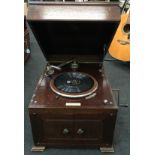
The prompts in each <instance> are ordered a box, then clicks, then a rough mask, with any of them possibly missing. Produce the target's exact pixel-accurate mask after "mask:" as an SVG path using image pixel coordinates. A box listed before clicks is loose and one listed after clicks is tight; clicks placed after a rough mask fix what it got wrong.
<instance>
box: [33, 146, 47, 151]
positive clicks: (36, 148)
mask: <svg viewBox="0 0 155 155" xmlns="http://www.w3.org/2000/svg"><path fill="white" fill-rule="evenodd" d="M44 150H45V146H33V147H32V149H31V151H32V152H43V151H44Z"/></svg>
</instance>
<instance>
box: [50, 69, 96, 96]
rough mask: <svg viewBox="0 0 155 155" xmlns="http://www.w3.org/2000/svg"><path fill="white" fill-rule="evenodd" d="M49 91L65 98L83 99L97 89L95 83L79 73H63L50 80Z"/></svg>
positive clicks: (91, 78)
mask: <svg viewBox="0 0 155 155" xmlns="http://www.w3.org/2000/svg"><path fill="white" fill-rule="evenodd" d="M50 85H51V89H52V90H53V91H54V92H55V93H57V94H59V95H61V96H65V97H83V96H87V95H89V94H91V93H92V92H94V91H95V90H96V89H97V81H96V80H95V79H94V78H93V77H92V76H90V75H88V74H85V73H81V72H64V73H61V74H59V75H58V76H56V77H55V78H54V79H53V80H51V84H50Z"/></svg>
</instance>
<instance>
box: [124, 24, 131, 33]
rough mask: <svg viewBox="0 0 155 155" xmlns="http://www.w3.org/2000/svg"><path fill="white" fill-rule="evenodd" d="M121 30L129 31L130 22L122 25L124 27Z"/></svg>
mask: <svg viewBox="0 0 155 155" xmlns="http://www.w3.org/2000/svg"><path fill="white" fill-rule="evenodd" d="M123 31H124V32H125V33H129V32H130V24H126V25H125V26H124V28H123Z"/></svg>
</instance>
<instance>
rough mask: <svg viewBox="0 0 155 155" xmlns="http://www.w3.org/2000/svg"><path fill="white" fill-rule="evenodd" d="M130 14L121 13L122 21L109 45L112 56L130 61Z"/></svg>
mask: <svg viewBox="0 0 155 155" xmlns="http://www.w3.org/2000/svg"><path fill="white" fill-rule="evenodd" d="M128 17H129V14H122V15H121V22H120V24H119V26H118V28H117V31H116V34H115V36H114V38H113V40H112V42H111V45H110V47H109V53H110V55H111V56H112V57H114V58H116V59H118V60H121V61H130V40H129V39H130V24H129V23H128V22H127V21H128Z"/></svg>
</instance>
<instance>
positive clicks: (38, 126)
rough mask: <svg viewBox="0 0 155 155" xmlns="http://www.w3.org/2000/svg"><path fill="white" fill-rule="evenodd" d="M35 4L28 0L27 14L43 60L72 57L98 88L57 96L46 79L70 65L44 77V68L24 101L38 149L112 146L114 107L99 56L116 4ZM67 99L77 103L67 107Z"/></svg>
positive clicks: (113, 27) (112, 25)
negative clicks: (79, 94)
mask: <svg viewBox="0 0 155 155" xmlns="http://www.w3.org/2000/svg"><path fill="white" fill-rule="evenodd" d="M37 3H38V2H37ZM37 3H35V2H34V4H32V3H30V5H29V9H28V17H27V18H28V22H29V25H30V27H31V29H32V31H33V33H34V35H35V37H36V39H37V41H38V43H39V45H40V47H41V49H42V51H43V54H44V56H45V58H46V60H47V62H48V64H52V65H58V64H59V63H60V62H62V61H66V60H69V59H70V58H71V59H76V60H77V61H78V62H79V68H78V69H77V71H79V72H84V73H87V74H89V75H91V76H93V77H94V78H95V79H96V80H97V82H98V88H97V90H96V92H95V93H96V94H95V95H94V96H92V97H88V98H87V97H82V98H66V97H62V96H59V95H57V94H55V93H54V92H53V91H52V90H51V88H50V81H51V80H52V79H54V78H55V77H56V76H57V75H58V74H60V73H62V72H71V71H73V70H72V69H71V68H70V65H66V66H64V67H63V68H62V70H61V71H57V70H55V72H54V75H52V76H51V77H47V76H46V74H45V72H46V69H45V72H44V73H43V74H42V76H41V77H40V79H39V81H38V83H37V87H36V89H35V91H34V94H33V96H32V99H31V102H30V105H29V115H30V121H31V126H32V133H33V140H34V144H35V146H36V147H37V148H38V150H40V148H44V147H88V146H89V147H98V148H101V151H103V150H112V148H113V147H112V143H113V135H114V128H115V122H116V116H117V110H118V106H117V104H116V102H115V100H114V98H113V95H112V90H111V87H110V85H109V83H108V80H107V78H106V75H105V72H104V69H103V68H102V61H103V57H104V55H105V52H106V51H107V49H108V46H109V44H110V42H111V40H112V35H113V34H114V33H115V30H116V28H117V26H118V24H119V20H120V9H119V7H118V5H116V4H112V3H108V4H107V3H104V4H101V3H98V4H95V3H92V4H90V3H83V4H81V3H74V4H73V3H53V4H52V3H44V2H41V3H40V4H37ZM96 62H97V63H96ZM99 62H100V63H99ZM66 103H72V104H74V103H79V104H78V106H68V104H66ZM43 146H44V147H43ZM105 148H106V149H105Z"/></svg>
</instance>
